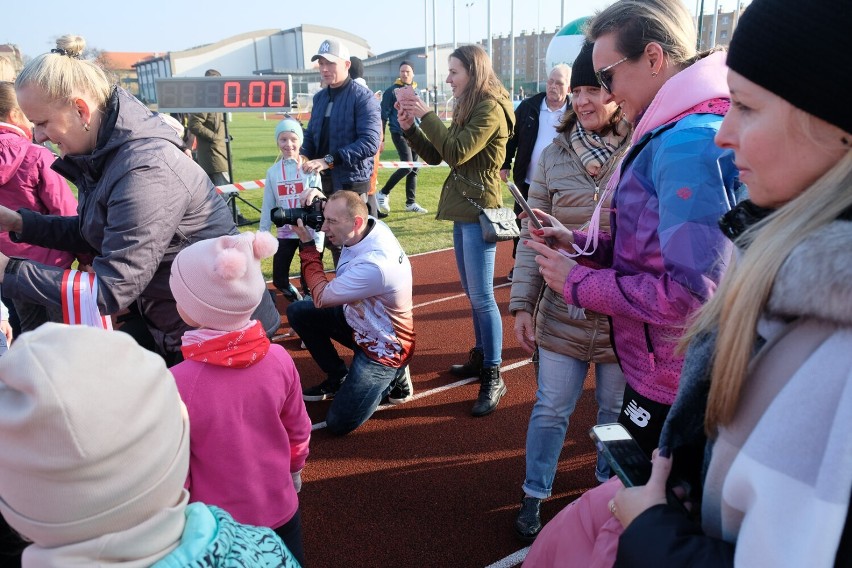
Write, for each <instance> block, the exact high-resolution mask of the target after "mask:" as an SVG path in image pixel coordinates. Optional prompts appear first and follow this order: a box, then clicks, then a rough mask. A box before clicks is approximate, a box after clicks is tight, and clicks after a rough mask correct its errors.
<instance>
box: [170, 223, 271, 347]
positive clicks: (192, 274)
mask: <svg viewBox="0 0 852 568" xmlns="http://www.w3.org/2000/svg"><path fill="white" fill-rule="evenodd" d="M276 250H278V241H277V240H276V239H275V237H273V236H272V235H270V234H269V233H267V232H257V233H253V232H247V233H242V234H239V235H226V236H224V237H218V238H216V239H208V240H205V241H199V242H197V243H195V244H192V245H190V246H188V247H186V248H185V249H183V250H182V251H180V252H179V253H178V255H177V256H176V257H175V260H174V262H173V263H172V277H171V279H170V280H169V285H170V286H171V288H172V294H173V295H174V297H175V301H176V302H177V305H178V306H179V307H180V308H181V309H182V310H183V311H184V312H185V313H186V314H187V315H188V316H189V317H190V318H192V319H193V320H195V322H196V323H198V324H199V325H200V326H202V327H206V328H210V329H216V330H220V331H234V330H237V329H240V328H243V327H245V326H246V325H248V323H249V321H250V320H251V315H252V313H253V312H254V310H255V309H256V308H257V306H258V305H260V301H261V300H262V299H263V295H264V294H265V293H266V281H265V280H264V279H263V272H261V270H260V259H262V258H266V257H269V256H272V255H273V254H275V251H276Z"/></svg>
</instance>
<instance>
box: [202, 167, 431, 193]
mask: <svg viewBox="0 0 852 568" xmlns="http://www.w3.org/2000/svg"><path fill="white" fill-rule="evenodd" d="M378 164H379V167H380V168H393V169H398V168H442V167H446V166H447V163H446V162H441V163H440V164H438V165H437V166H433V165H432V164H427V163H426V162H378ZM265 186H266V180H263V179H256V180H252V181H241V182H240V183H232V184H228V185H220V186H219V187H217V188H216V192H217V193H236V192H238V191H245V190H247V189H263V188H264V187H265Z"/></svg>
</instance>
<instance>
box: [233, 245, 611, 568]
mask: <svg viewBox="0 0 852 568" xmlns="http://www.w3.org/2000/svg"><path fill="white" fill-rule="evenodd" d="M411 264H412V268H413V271H414V325H415V331H416V333H417V344H416V348H415V353H414V358H413V360H412V362H411V366H410V369H411V378H412V380H413V382H414V388H415V395H416V398H415V400H412V401H411V402H408V403H406V404H404V405H400V406H397V407H387V408H381V409H380V410H379V411H377V412H376V413H375V414H374V415H373V417H372V418H371V419H370V420H369V421H367V422H366V423H365V424H364V425H363V426H361V427H360V428H358V429H357V430H355V431H354V432H352V433H350V434H348V435H346V436H344V437H337V436H333V435H332V434H330V433H329V432H328V431H327V430H325V428H324V422H323V421H324V419H325V413H326V411H327V409H328V406H329V404H330V402H328V401H324V402H309V403H306V406H307V408H308V413H309V414H310V416H311V421H312V422H313V424H314V432H313V435H312V438H311V445H310V456H309V458H308V461H307V465H306V466H305V470H304V472H303V474H302V479H303V481H304V484H303V486H302V491H301V493H300V494H299V499H300V505H301V510H302V527H303V531H304V544H305V554H306V563H307V565H308V566H309V567H310V568H325V567H339V566H350V567H362V566H363V567H385V566H387V567H396V566H411V567H420V566H423V567H426V566H451V567H478V568H482V567H486V566H494V567H498V566H500V567H507V566H515V565H518V564H520V563H521V562H522V561H523V558H524V556H525V554H526V546H527V545H525V544H524V543H522V542H521V541H519V540H517V539H516V537H515V535H514V530H513V524H514V519H515V515H516V514H517V510H518V507H519V504H520V499H521V497H522V496H523V492H522V490H521V484H522V483H523V480H524V469H525V467H524V453H525V451H524V446H525V439H526V429H527V423H528V421H529V416H530V411H531V409H532V405H533V402H534V401H535V375H534V371H533V366H532V364H531V363H530V361H529V358H528V357H527V356H526V354H525V353H524V352H523V351H522V350H521V348H520V347H519V346H518V345H517V342H516V341H515V338H514V332H513V324H514V318H512V316H511V315H510V314H509V312H508V303H509V292H510V286H511V284H510V283H509V282H508V280H507V279H506V275H507V274H508V272H509V269H510V268H511V267H512V244H511V242H505V243H500V244H499V245H498V252H497V262H496V268H495V278H494V287H495V295H496V297H497V301H498V304H499V306H500V312H501V314H502V316H503V363H502V368H503V378H504V380H505V381H506V384H507V386H508V389H509V391H508V394H507V395H506V396H505V397H504V398H503V400H502V401H501V402H500V405H499V406H498V408H497V410H496V411H495V412H494V413H492V414H491V415H489V416H486V417H482V418H473V417H472V416H471V415H470V407H471V405H472V404H473V401H474V399H475V398H476V395H477V392H478V383H477V382H475V381H473V380H472V379H471V380H459V379H458V378H456V377H454V376H452V375H450V374H449V372H448V369H449V367H450V365H452V364H454V363H461V362H464V361H465V360H466V359H467V352H468V350H469V349H470V348H471V347H472V346H473V343H474V340H473V327H472V321H471V314H470V304H469V303H468V302H467V299H466V298H465V297H464V295H463V292H462V289H461V285H460V284H459V282H458V272H457V270H456V266H455V257H454V255H453V251H452V250H443V251H437V252H433V253H427V254H422V255H417V256H413V257H412V258H411ZM294 283H295V284H296V285H297V286H298V283H297V282H294ZM278 306H279V309H280V311H281V312H282V313H286V301H285V300H283V299H282V298H280V297H279V299H278ZM282 322H283V323H282V329H281V331H282V332H286V331H289V326H288V325H287V322H286V316H285V317H283V318H282ZM277 342H278V343H280V344H281V345H283V346H285V347H286V348H287V350H288V351H289V352H290V354H291V355H292V356H293V359H294V360H295V362H296V366H297V368H298V369H299V373H300V375H301V378H302V385H303V386H312V385H314V384H317V383H319V382H321V381H322V380H323V379H324V378H325V377H324V376H323V375H322V372H321V371H320V369H319V367H317V365H316V364H315V363H314V362H313V360H312V359H311V357H310V354H309V353H308V352H307V351H306V350H304V349H300V345H299V343H300V341H299V339H298V338H295V337H285V338H282V339H279V340H277ZM339 350H340V353H341V355H343V356H344V358H345V359H347V361H348V360H349V358H350V355H351V352H348V350H346V349H345V348H339ZM595 412H596V405H595V401H594V393H593V382H592V379H591V375H590V376H587V377H586V384H585V389H584V393H583V396H582V398H581V399H580V402H579V403H578V404H577V408H576V410H575V412H574V415H573V416H572V418H571V423H570V426H569V429H568V436H567V439H566V443H565V447H564V448H563V451H562V457H561V460H560V462H559V469H558V471H557V475H556V481H555V483H554V487H553V496H552V497H551V498H550V499H548V500H547V501H545V502H544V503H543V504H542V520H543V521H547V520H549V519H550V518H552V517H553V516H554V515H555V514H556V513H557V512H559V511H560V510H561V509H562V508H563V507H565V505H567V504H568V503H570V502H571V501H573V500H574V499H576V498H577V497H579V496H580V495H581V494H582V493H583V492H584V491H585V490H587V489H590V488H591V487H593V486H594V485H596V481H595V477H594V464H595V454H594V447H593V446H592V443H591V441H590V440H589V437H588V435H587V432H588V430H589V428H590V427H591V426H592V424H593V423H594V420H595ZM245 482H246V483H251V480H248V479H247V480H245Z"/></svg>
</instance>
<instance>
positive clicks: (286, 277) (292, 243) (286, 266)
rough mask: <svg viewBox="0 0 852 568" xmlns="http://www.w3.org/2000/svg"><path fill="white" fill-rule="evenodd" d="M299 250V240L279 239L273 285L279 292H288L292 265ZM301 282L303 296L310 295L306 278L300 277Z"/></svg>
mask: <svg viewBox="0 0 852 568" xmlns="http://www.w3.org/2000/svg"><path fill="white" fill-rule="evenodd" d="M297 250H299V239H278V251H276V253H275V256H273V257H272V284H273V285H274V286H275V287H276V288H278V289H279V290H287V288H288V287H289V285H290V264H291V263H292V262H293V257H294V256H296V251H297ZM299 272H300V273H301V271H299ZM299 281H300V282H301V285H302V295H305V294H307V293H309V292H310V290H308V283H307V282H305V277H304V276H301V275H300V276H299Z"/></svg>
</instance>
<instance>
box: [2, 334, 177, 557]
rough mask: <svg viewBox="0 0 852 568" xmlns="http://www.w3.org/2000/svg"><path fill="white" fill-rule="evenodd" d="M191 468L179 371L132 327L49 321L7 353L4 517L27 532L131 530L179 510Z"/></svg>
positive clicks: (61, 540) (42, 537) (78, 538)
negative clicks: (146, 345)
mask: <svg viewBox="0 0 852 568" xmlns="http://www.w3.org/2000/svg"><path fill="white" fill-rule="evenodd" d="M105 358H108V359H105ZM98 361H105V362H103V363H99V362H98ZM188 471H189V419H188V417H187V414H186V409H185V407H184V406H183V404H182V403H181V401H180V396H179V395H178V391H177V387H176V386H175V381H174V378H173V377H172V375H171V374H170V373H169V371H168V369H166V365H165V363H164V362H163V359H162V358H161V357H160V356H159V355H156V354H155V353H152V352H150V351H146V350H145V349H143V348H142V347H140V346H139V345H138V344H137V343H136V342H135V341H134V340H133V338H132V337H130V336H129V335H127V334H126V333H121V332H118V331H107V330H103V329H95V328H92V327H86V326H67V325H61V324H54V323H47V324H44V325H43V326H41V327H39V328H38V329H36V330H35V331H32V332H29V333H25V334H23V335H21V336H20V337H19V338H18V340H17V341H15V343H14V344H13V345H12V347H11V348H10V349H9V351H8V352H7V353H6V354H4V355H3V357H0V513H2V514H3V517H5V519H6V521H8V523H9V525H11V526H12V527H13V528H14V529H15V530H16V531H18V532H19V533H20V534H22V535H23V536H24V537H26V538H27V539H28V540H31V541H33V542H34V543H36V544H37V545H39V546H40V547H45V548H53V547H57V546H64V545H68V544H72V543H77V542H82V541H85V540H90V539H93V538H96V537H99V536H102V535H105V534H109V533H114V532H120V531H126V530H128V529H130V528H132V527H135V526H137V525H139V524H141V523H142V522H144V521H146V520H148V519H150V518H151V517H152V516H154V515H155V514H157V513H160V512H161V511H163V510H164V509H167V508H170V507H174V506H175V505H176V504H177V503H178V501H179V500H180V497H181V492H182V490H183V486H184V482H185V481H186V476H187V473H188Z"/></svg>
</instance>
